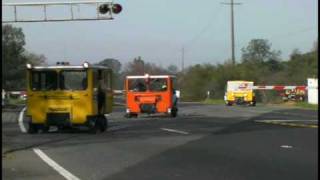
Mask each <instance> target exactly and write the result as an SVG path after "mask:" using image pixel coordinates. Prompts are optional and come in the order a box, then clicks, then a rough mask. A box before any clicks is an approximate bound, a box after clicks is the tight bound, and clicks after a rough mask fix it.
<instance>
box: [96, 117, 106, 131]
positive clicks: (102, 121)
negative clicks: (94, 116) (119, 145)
mask: <svg viewBox="0 0 320 180" xmlns="http://www.w3.org/2000/svg"><path fill="white" fill-rule="evenodd" d="M98 121H99V122H98V124H99V129H100V131H101V132H105V131H106V129H107V128H108V119H107V118H106V117H104V116H101V117H100V118H99V120H98Z"/></svg>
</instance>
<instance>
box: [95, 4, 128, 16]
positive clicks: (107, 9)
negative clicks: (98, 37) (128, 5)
mask: <svg viewBox="0 0 320 180" xmlns="http://www.w3.org/2000/svg"><path fill="white" fill-rule="evenodd" d="M110 11H111V12H112V13H114V14H119V13H120V12H121V11H122V6H121V5H120V4H112V5H111V6H110V5H109V4H102V5H100V6H99V12H100V13H101V14H106V13H108V12H110Z"/></svg>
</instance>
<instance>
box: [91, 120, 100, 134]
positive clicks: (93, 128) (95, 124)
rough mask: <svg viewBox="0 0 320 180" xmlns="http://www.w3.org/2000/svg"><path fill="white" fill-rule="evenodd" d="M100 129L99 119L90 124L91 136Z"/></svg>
mask: <svg viewBox="0 0 320 180" xmlns="http://www.w3.org/2000/svg"><path fill="white" fill-rule="evenodd" d="M99 128H100V127H99V118H97V119H95V120H92V121H91V122H90V125H89V129H90V133H91V134H96V133H97V132H98V129H99Z"/></svg>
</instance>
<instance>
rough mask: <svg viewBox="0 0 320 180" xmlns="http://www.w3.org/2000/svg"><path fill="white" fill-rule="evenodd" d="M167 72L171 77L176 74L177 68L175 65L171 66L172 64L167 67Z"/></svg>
mask: <svg viewBox="0 0 320 180" xmlns="http://www.w3.org/2000/svg"><path fill="white" fill-rule="evenodd" d="M167 70H168V72H169V73H170V74H173V75H174V74H177V73H178V67H177V66H176V65H172V64H171V65H169V66H168V67H167Z"/></svg>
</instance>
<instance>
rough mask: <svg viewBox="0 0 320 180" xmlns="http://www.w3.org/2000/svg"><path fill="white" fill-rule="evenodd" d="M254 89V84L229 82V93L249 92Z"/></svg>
mask: <svg viewBox="0 0 320 180" xmlns="http://www.w3.org/2000/svg"><path fill="white" fill-rule="evenodd" d="M252 88H253V82H228V87H227V91H248V90H252Z"/></svg>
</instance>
